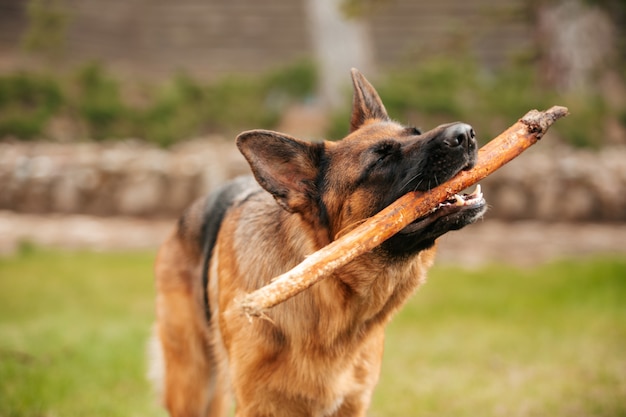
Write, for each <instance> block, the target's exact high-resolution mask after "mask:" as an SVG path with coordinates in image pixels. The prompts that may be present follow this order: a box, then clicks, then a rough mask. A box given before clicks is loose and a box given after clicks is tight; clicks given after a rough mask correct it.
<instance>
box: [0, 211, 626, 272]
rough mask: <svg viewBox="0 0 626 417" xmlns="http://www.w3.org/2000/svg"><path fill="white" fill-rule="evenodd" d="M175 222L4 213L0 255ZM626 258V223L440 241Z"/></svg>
mask: <svg viewBox="0 0 626 417" xmlns="http://www.w3.org/2000/svg"><path fill="white" fill-rule="evenodd" d="M174 224H175V220H154V219H138V218H122V217H112V218H102V217H93V216H82V215H47V216H41V215H29V214H17V213H14V212H9V211H0V255H5V256H6V255H8V254H10V253H12V252H14V251H15V250H16V249H17V248H18V247H19V245H20V243H22V242H30V243H33V244H36V245H39V246H44V247H58V248H65V249H90V250H96V251H112V250H115V251H118V250H156V248H157V247H158V245H159V243H160V242H162V241H163V239H164V238H165V237H166V236H167V234H168V233H169V232H170V231H171V230H172V229H173V227H174ZM598 254H617V255H622V256H626V223H624V224H622V223H619V224H588V223H583V224H572V223H545V222H533V221H524V222H515V223H508V222H502V221H498V220H491V219H489V218H487V219H485V220H483V221H481V222H479V223H477V224H474V225H472V226H469V227H467V228H466V229H464V230H462V231H457V232H452V233H449V234H448V235H446V236H444V237H443V238H442V239H440V244H439V253H438V262H440V263H447V264H460V265H464V266H469V267H477V266H480V265H484V264H486V263H491V262H506V263H512V264H516V265H522V266H532V265H535V264H539V263H543V262H547V261H550V260H554V259H558V258H563V257H577V258H579V257H584V256H591V255H598Z"/></svg>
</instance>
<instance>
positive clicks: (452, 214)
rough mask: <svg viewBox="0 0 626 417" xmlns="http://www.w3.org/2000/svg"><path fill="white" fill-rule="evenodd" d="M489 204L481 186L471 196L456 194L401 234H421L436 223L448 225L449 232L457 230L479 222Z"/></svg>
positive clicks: (407, 227)
mask: <svg viewBox="0 0 626 417" xmlns="http://www.w3.org/2000/svg"><path fill="white" fill-rule="evenodd" d="M486 209H487V202H486V201H485V198H484V197H483V193H482V190H481V187H480V184H478V185H477V186H476V188H475V189H474V191H473V192H471V193H470V194H455V195H454V196H453V197H452V198H450V199H448V200H446V201H444V202H443V203H440V204H439V205H438V206H437V207H435V208H434V209H433V210H432V211H431V212H430V213H429V214H428V215H426V216H424V217H420V218H419V219H417V220H415V221H414V222H412V223H411V224H409V225H408V226H406V227H405V228H404V229H402V230H401V231H400V232H399V233H401V234H405V235H407V234H414V233H419V232H421V231H423V230H424V229H426V228H427V227H429V226H431V225H432V224H433V223H435V222H444V223H448V230H457V229H460V228H462V227H463V226H466V225H468V224H470V223H473V222H475V221H476V220H478V219H479V218H480V217H482V215H483V214H484V213H485V211H486Z"/></svg>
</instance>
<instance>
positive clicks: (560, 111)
mask: <svg viewBox="0 0 626 417" xmlns="http://www.w3.org/2000/svg"><path fill="white" fill-rule="evenodd" d="M568 114H569V110H568V109H567V107H563V106H552V107H550V108H549V109H548V110H546V111H539V110H531V111H529V112H528V113H526V115H524V117H522V118H521V119H520V122H522V123H524V124H525V125H526V126H527V127H528V130H529V131H530V132H531V133H534V134H536V136H537V139H541V137H542V136H543V135H544V133H546V131H547V130H548V128H549V127H550V126H552V124H553V123H554V122H556V121H557V120H559V119H560V118H562V117H565V116H567V115H568Z"/></svg>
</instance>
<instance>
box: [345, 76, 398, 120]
mask: <svg viewBox="0 0 626 417" xmlns="http://www.w3.org/2000/svg"><path fill="white" fill-rule="evenodd" d="M351 74H352V84H353V85H354V96H353V98H352V117H351V119H350V132H354V131H355V130H357V129H358V128H359V127H361V125H363V123H365V122H366V121H367V120H370V119H378V120H389V116H388V115H387V110H386V109H385V106H384V105H383V102H382V100H381V99H380V97H379V96H378V93H377V92H376V90H375V89H374V87H372V84H370V83H369V81H367V80H366V79H365V77H364V76H363V74H361V73H360V72H359V70H357V69H356V68H352V70H351Z"/></svg>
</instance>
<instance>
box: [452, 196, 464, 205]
mask: <svg viewBox="0 0 626 417" xmlns="http://www.w3.org/2000/svg"><path fill="white" fill-rule="evenodd" d="M454 199H455V200H456V204H457V205H458V206H462V205H463V204H465V200H463V197H461V196H460V195H458V194H455V195H454Z"/></svg>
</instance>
